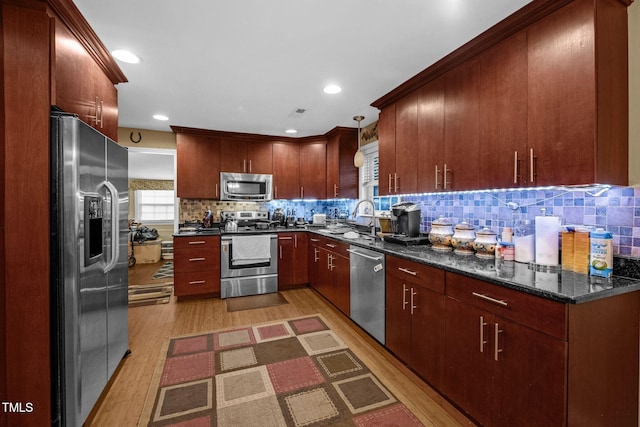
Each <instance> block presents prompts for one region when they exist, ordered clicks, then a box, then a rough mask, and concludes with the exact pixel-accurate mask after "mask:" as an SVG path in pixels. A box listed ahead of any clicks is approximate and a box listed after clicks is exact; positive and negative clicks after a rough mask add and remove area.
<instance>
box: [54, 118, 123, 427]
mask: <svg viewBox="0 0 640 427" xmlns="http://www.w3.org/2000/svg"><path fill="white" fill-rule="evenodd" d="M127 181H128V156H127V150H126V148H124V147H121V146H119V145H118V144H117V143H115V142H114V141H112V140H110V139H109V138H107V137H106V136H104V135H103V134H101V133H100V132H98V131H97V130H95V129H93V128H92V127H90V126H88V125H87V124H86V123H84V122H82V121H81V120H79V119H78V118H77V117H76V116H74V115H72V114H68V113H62V112H55V111H52V113H51V240H50V241H51V325H52V330H51V340H52V403H53V405H52V407H53V410H52V411H53V413H52V425H56V426H57V425H61V426H80V425H82V424H83V423H84V421H85V420H86V418H87V416H88V415H89V413H90V412H91V410H92V408H93V406H94V405H95V403H96V401H97V400H98V398H99V396H100V394H101V393H102V391H103V390H104V388H105V386H106V385H107V382H108V381H109V379H110V378H111V376H112V375H113V373H114V371H115V370H116V368H117V366H118V364H119V363H120V361H121V360H122V358H123V357H124V356H125V355H126V354H128V348H129V338H128V314H127V304H128V301H127V300H128V294H127V286H128V277H127V274H128V263H127V252H128V247H127V242H128V232H129V230H128V219H127V218H128V214H129V196H128V182H127Z"/></svg>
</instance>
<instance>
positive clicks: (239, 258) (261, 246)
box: [231, 234, 271, 265]
mask: <svg viewBox="0 0 640 427" xmlns="http://www.w3.org/2000/svg"><path fill="white" fill-rule="evenodd" d="M231 256H232V258H231V264H233V265H248V264H260V263H263V262H269V260H271V236H269V235H266V234H265V235H255V236H233V237H231Z"/></svg>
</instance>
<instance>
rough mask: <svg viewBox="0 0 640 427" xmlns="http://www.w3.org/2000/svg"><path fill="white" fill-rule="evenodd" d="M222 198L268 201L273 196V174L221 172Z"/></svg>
mask: <svg viewBox="0 0 640 427" xmlns="http://www.w3.org/2000/svg"><path fill="white" fill-rule="evenodd" d="M220 188H221V191H220V200H236V201H245V202H247V201H249V202H266V201H269V200H271V198H272V197H273V175H269V174H255V173H233V172H220Z"/></svg>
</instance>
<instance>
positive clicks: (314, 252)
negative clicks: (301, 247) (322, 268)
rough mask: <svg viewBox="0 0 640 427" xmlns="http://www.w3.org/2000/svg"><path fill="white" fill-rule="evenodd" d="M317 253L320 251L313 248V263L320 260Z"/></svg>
mask: <svg viewBox="0 0 640 427" xmlns="http://www.w3.org/2000/svg"><path fill="white" fill-rule="evenodd" d="M319 253H320V251H319V250H318V248H313V262H318V260H319V259H320V257H319V256H318V254H319Z"/></svg>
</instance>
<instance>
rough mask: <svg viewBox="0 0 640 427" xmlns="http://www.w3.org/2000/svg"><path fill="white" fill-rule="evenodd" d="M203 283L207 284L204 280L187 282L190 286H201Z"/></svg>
mask: <svg viewBox="0 0 640 427" xmlns="http://www.w3.org/2000/svg"><path fill="white" fill-rule="evenodd" d="M205 283H207V282H206V281H205V280H193V281H191V282H189V284H190V285H203V284H205Z"/></svg>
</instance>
